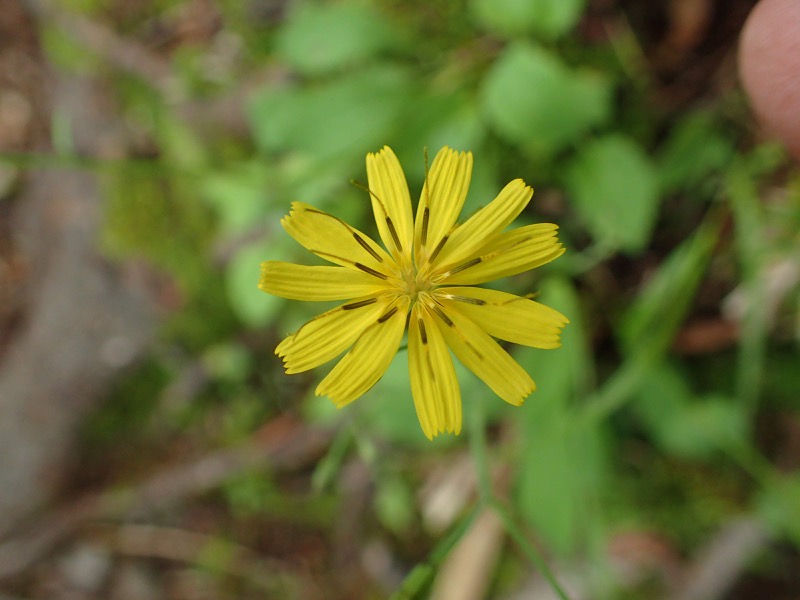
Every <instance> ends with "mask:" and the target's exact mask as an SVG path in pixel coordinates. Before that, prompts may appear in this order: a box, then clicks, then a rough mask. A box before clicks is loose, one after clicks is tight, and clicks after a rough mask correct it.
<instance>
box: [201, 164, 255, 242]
mask: <svg viewBox="0 0 800 600" xmlns="http://www.w3.org/2000/svg"><path fill="white" fill-rule="evenodd" d="M267 178H268V173H267V171H266V170H265V168H264V165H263V164H261V162H260V161H259V162H258V163H255V162H253V163H239V164H236V165H234V166H233V167H232V168H231V169H229V170H228V171H224V172H217V173H214V172H212V173H209V174H207V175H205V176H204V177H203V178H202V179H201V180H200V182H199V187H200V192H201V193H202V195H203V196H204V198H205V199H206V201H207V202H208V203H209V204H211V205H212V206H213V207H214V209H215V211H216V213H217V215H218V216H219V219H220V228H221V230H222V233H223V234H235V233H240V232H242V231H245V230H247V229H248V228H251V227H252V226H253V224H254V223H257V222H258V220H259V219H260V218H261V217H262V216H264V215H265V214H266V212H267V209H268V208H269V205H268V203H267V201H266V200H267V198H266V193H265V189H267Z"/></svg>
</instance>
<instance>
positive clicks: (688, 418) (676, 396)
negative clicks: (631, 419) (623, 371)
mask: <svg viewBox="0 0 800 600" xmlns="http://www.w3.org/2000/svg"><path fill="white" fill-rule="evenodd" d="M633 409H634V411H635V412H636V413H637V414H638V416H639V418H640V419H641V420H642V423H643V424H644V426H645V427H646V428H647V430H648V432H649V433H650V435H651V436H652V438H653V440H654V441H655V443H656V444H657V445H658V446H659V447H660V448H661V449H662V450H664V451H665V452H667V453H669V454H672V455H674V456H679V457H682V458H691V459H706V458H709V457H713V456H715V455H717V454H719V452H720V451H724V450H726V449H728V448H733V447H736V446H741V444H743V443H745V442H746V439H747V431H748V423H747V417H746V415H745V412H744V411H743V410H742V407H741V406H740V405H739V404H737V403H736V402H734V401H732V400H731V399H729V398H725V397H722V396H712V397H706V398H703V399H698V398H696V397H695V394H694V393H693V392H692V390H691V389H690V388H689V386H688V385H687V383H686V381H685V380H684V378H683V377H682V376H681V374H680V373H679V372H678V371H676V370H675V369H674V368H671V367H669V366H668V365H666V364H662V365H659V366H658V367H656V368H654V369H652V371H651V373H650V374H649V375H648V377H647V378H646V380H645V382H644V384H643V385H642V387H641V391H640V392H639V394H638V398H637V399H636V401H635V402H634V404H633Z"/></svg>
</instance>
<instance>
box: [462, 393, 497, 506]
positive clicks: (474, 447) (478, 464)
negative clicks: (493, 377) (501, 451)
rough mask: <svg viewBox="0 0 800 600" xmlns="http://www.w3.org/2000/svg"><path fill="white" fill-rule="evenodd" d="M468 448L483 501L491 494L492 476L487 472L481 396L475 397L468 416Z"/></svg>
mask: <svg viewBox="0 0 800 600" xmlns="http://www.w3.org/2000/svg"><path fill="white" fill-rule="evenodd" d="M468 426H469V448H470V452H471V453H472V459H473V460H474V461H475V472H476V475H477V477H478V491H479V492H480V495H481V500H482V501H483V502H488V501H489V500H490V499H491V498H492V496H493V494H492V478H491V475H490V473H489V454H488V452H487V450H486V413H485V412H484V405H483V397H480V398H478V399H477V401H476V402H475V403H474V405H473V407H472V412H471V414H470V416H469V425H468Z"/></svg>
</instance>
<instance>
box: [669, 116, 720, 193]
mask: <svg viewBox="0 0 800 600" xmlns="http://www.w3.org/2000/svg"><path fill="white" fill-rule="evenodd" d="M733 152H734V148H733V143H732V142H731V140H730V139H729V137H728V136H726V135H724V134H723V132H722V131H721V128H720V126H719V124H718V123H717V120H716V119H715V118H714V116H713V115H711V114H708V113H705V112H701V113H694V114H691V115H689V116H687V117H685V118H683V119H682V120H681V121H680V122H679V123H678V124H677V126H676V127H675V129H674V130H673V131H672V132H671V133H670V136H669V138H668V139H667V141H666V143H665V144H664V147H663V149H662V150H661V152H660V155H659V159H658V162H659V178H660V181H661V187H662V189H663V190H664V191H665V192H674V191H678V190H680V191H687V192H691V191H696V190H697V189H703V188H704V187H705V188H706V190H708V185H707V182H708V176H709V175H710V174H712V173H715V172H720V171H721V170H722V169H723V168H724V167H725V165H727V164H728V163H729V162H730V160H731V157H732V155H733Z"/></svg>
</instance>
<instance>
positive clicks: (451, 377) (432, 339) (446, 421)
mask: <svg viewBox="0 0 800 600" xmlns="http://www.w3.org/2000/svg"><path fill="white" fill-rule="evenodd" d="M408 371H409V374H410V376H411V394H412V395H413V397H414V407H415V408H416V410H417V418H418V419H419V423H420V425H421V426H422V431H423V432H424V433H425V435H426V436H427V438H428V439H433V437H434V436H436V435H438V434H439V433H441V432H444V431H448V432H451V433H455V434H456V435H458V434H459V433H460V432H461V390H460V389H459V387H458V379H456V371H455V368H454V367H453V359H452V358H451V357H450V352H448V350H447V345H446V344H445V342H444V338H443V337H442V334H441V333H440V332H439V329H438V327H436V325H435V324H434V323H433V318H432V317H431V315H430V314H429V313H428V311H427V310H426V309H425V308H424V306H423V305H422V304H421V303H417V304H415V305H414V308H413V309H412V310H411V320H410V321H409V324H408Z"/></svg>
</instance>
